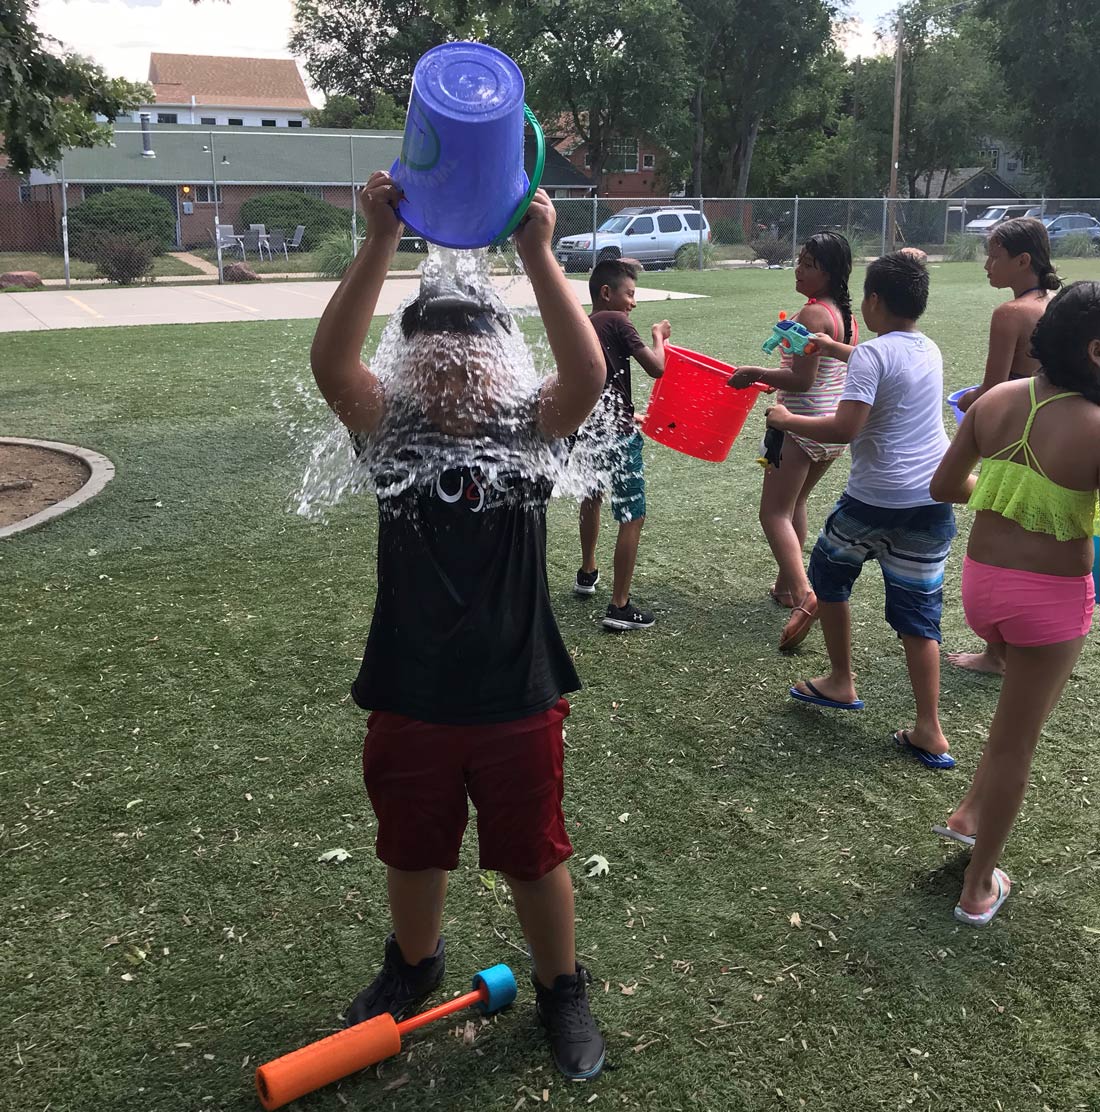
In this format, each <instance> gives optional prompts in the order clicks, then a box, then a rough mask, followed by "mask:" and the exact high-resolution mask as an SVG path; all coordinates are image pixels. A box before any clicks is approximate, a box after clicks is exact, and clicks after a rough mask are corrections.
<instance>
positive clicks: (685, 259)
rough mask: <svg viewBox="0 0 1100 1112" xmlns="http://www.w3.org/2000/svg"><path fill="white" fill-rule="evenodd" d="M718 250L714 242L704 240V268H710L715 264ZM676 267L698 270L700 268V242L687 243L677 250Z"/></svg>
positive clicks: (678, 268)
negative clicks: (715, 248)
mask: <svg viewBox="0 0 1100 1112" xmlns="http://www.w3.org/2000/svg"><path fill="white" fill-rule="evenodd" d="M715 257H716V252H715V250H714V244H713V243H707V242H706V240H704V241H703V269H704V270H710V268H711V267H712V266H714V260H715ZM676 269H677V270H698V269H699V244H697V243H685V244H684V245H683V247H681V248H680V249H679V250H678V251H677V252H676Z"/></svg>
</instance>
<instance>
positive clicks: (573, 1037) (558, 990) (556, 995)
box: [531, 965, 604, 1081]
mask: <svg viewBox="0 0 1100 1112" xmlns="http://www.w3.org/2000/svg"><path fill="white" fill-rule="evenodd" d="M591 980H592V978H591V977H590V976H589V975H588V970H587V969H585V967H584V966H583V965H578V966H577V972H576V973H575V974H574V975H573V976H572V977H570V976H569V975H568V974H563V975H562V976H560V977H558V978H557V979H556V980H555V981H554V987H553V988H546V987H544V986H543V985H542V984H540V983H539V980H538V978H537V977H532V978H531V983H532V984H533V985H534V986H535V1009H536V1011H537V1012H538V1017H539V1022H540V1023H542V1025H543V1026H544V1027H545V1028H546V1033H547V1035H548V1036H549V1038H550V1052H551V1054H552V1055H553V1057H554V1065H555V1066H557V1067H558V1069H559V1070H561V1072H562V1073H563V1074H565V1076H566V1077H568V1078H570V1079H571V1080H573V1081H588V1080H591V1079H592V1078H593V1077H596V1076H598V1075H599V1072H600V1070H602V1069H603V1066H604V1041H603V1035H601V1034H600V1029H599V1028H598V1027H597V1026H596V1021H595V1020H594V1019H593V1018H592V1013H591V1012H590V1011H589V1010H588V985H589V983H590V982H591Z"/></svg>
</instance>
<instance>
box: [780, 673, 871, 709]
mask: <svg viewBox="0 0 1100 1112" xmlns="http://www.w3.org/2000/svg"><path fill="white" fill-rule="evenodd" d="M794 686H795V690H796V691H800V692H802V694H803V695H809V696H811V697H812V696H815V695H816V696H818V697H819V698H823V699H831V700H832V701H833V702H834V703H856V702H858V701H859V696H858V695H857V694H856V685H855V681H854V680H853V679H852V677H850V676H848V677H839V678H837V677H833V676H831V675H829V676H818V677H817V679H812V680H799V681H798V683H796V684H795V685H794Z"/></svg>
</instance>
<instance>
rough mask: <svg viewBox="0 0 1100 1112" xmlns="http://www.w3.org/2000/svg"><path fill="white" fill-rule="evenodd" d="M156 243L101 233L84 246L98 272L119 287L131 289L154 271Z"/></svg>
mask: <svg viewBox="0 0 1100 1112" xmlns="http://www.w3.org/2000/svg"><path fill="white" fill-rule="evenodd" d="M156 246H157V244H156V241H155V240H151V239H147V238H142V237H141V236H136V235H122V234H116V233H112V232H102V233H100V234H98V235H96V236H94V237H93V239H92V242H91V243H90V244H86V245H85V250H86V251H87V252H88V253H87V254H85V255H84V258H85V259H87V260H88V261H89V262H93V263H95V265H96V272H97V273H98V274H100V275H102V277H104V278H107V279H108V280H110V281H112V282H117V283H118V284H119V285H120V286H129V285H130V284H131V283H132V282H136V281H137V280H138V279H139V278H143V277H144V276H145V275H146V274H148V273H149V271H150V270H152V269H153V256H154V255H155V254H156Z"/></svg>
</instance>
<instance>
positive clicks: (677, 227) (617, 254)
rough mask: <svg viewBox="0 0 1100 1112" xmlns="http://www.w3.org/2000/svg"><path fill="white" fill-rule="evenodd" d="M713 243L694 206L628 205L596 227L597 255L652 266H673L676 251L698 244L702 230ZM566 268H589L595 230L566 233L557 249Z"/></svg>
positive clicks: (598, 257)
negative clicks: (634, 260) (629, 206)
mask: <svg viewBox="0 0 1100 1112" xmlns="http://www.w3.org/2000/svg"><path fill="white" fill-rule="evenodd" d="M700 227H701V228H702V233H703V238H704V239H705V241H706V242H708V243H709V242H710V224H709V223H707V218H706V216H705V215H704V214H703V213H701V212H700V211H699V210H698V209H697V208H695V207H694V206H691V205H666V206H658V205H654V206H652V207H647V208H628V209H623V210H622V212H619V213H616V214H615V215H614V216H612V217H611V218H610V219H608V220H605V221H604V222H603V223H602V224H601V225H600V226H599V228H598V229H597V230H596V247H595V256H596V261H597V262H602V261H603V260H604V259H620V258H629V259H637V260H638V261H639V262H641V263H644V264H645V265H646V266H647V267H648V268H652V267H657V266H662V265H664V266H671V265H672V264H673V263H674V262H675V261H676V253H677V252H678V251H680V250H682V249H683V248H685V247H697V246H698V244H699V232H700ZM554 253H555V255H556V256H557V259H558V262H560V263H562V264H563V265H564V266H565V269H566V270H578V271H579V270H589V269H590V268H591V266H592V255H593V249H592V233H591V232H588V233H587V234H585V235H576V236H563V237H562V238H561V239H559V240H558V242H557V246H556V247H555V248H554Z"/></svg>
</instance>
